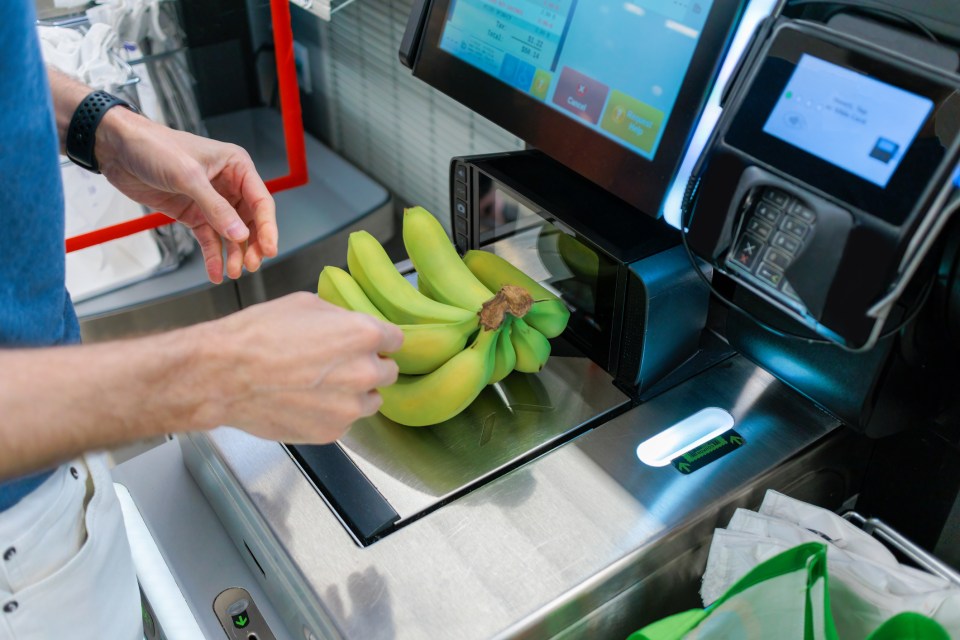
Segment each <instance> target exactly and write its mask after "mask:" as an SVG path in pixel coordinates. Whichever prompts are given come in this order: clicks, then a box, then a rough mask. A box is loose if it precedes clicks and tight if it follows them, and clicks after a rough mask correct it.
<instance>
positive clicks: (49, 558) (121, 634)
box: [0, 455, 143, 640]
mask: <svg viewBox="0 0 960 640" xmlns="http://www.w3.org/2000/svg"><path fill="white" fill-rule="evenodd" d="M47 638H50V639H53V638H71V639H78V640H82V639H87V638H89V639H90V640H94V639H96V640H114V639H116V640H142V638H143V628H142V623H141V610H140V592H139V590H138V588H137V577H136V573H135V571H134V568H133V560H132V558H131V556H130V546H129V544H128V543H127V536H126V531H125V530H124V527H123V516H122V514H121V512H120V504H119V503H118V502H117V496H116V493H115V492H114V489H113V482H112V480H111V478H110V472H109V470H108V469H107V465H106V464H105V462H104V459H103V457H102V456H101V455H88V456H85V457H84V458H82V459H79V460H76V461H74V462H72V463H70V464H67V465H65V466H63V467H61V468H60V469H58V470H57V471H56V472H55V473H54V474H53V475H52V476H51V477H50V478H47V480H46V481H44V483H43V484H42V485H41V486H40V487H39V488H38V489H37V490H35V491H34V492H33V493H31V494H30V495H28V496H26V497H25V498H24V499H23V500H21V501H20V502H19V503H17V504H16V505H14V506H13V507H12V508H10V509H8V510H6V511H4V512H2V513H0V640H46V639H47Z"/></svg>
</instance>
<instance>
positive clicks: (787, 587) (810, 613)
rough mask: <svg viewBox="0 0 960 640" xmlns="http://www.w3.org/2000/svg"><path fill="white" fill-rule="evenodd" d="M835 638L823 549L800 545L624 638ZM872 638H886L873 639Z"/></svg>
mask: <svg viewBox="0 0 960 640" xmlns="http://www.w3.org/2000/svg"><path fill="white" fill-rule="evenodd" d="M680 638H684V639H687V640H692V639H702V640H707V639H711V640H721V639H722V640H756V639H758V638H776V639H777V640H837V632H836V629H835V628H834V626H833V617H832V616H831V614H830V597H829V593H828V590H827V548H826V546H825V545H823V544H821V543H819V542H811V543H807V544H802V545H799V546H796V547H793V548H792V549H788V550H786V551H784V552H783V553H781V554H779V555H776V556H774V557H772V558H770V559H769V560H767V561H766V562H763V563H761V564H759V565H757V566H756V567H754V568H753V569H752V570H751V571H750V572H749V573H748V574H747V575H745V576H744V577H742V578H741V579H740V580H738V581H737V582H736V584H734V585H733V586H732V587H730V589H728V590H727V592H726V593H725V594H723V596H722V597H720V599H718V600H717V601H716V602H714V603H713V604H711V605H710V606H709V607H707V608H706V609H692V610H690V611H684V612H683V613H678V614H676V615H673V616H670V617H668V618H664V619H663V620H658V621H657V622H654V623H653V624H650V625H648V626H646V627H644V628H643V629H641V630H640V631H637V632H636V633H633V634H632V635H631V636H630V638H629V640H680ZM877 640H885V639H882V638H878V639H877Z"/></svg>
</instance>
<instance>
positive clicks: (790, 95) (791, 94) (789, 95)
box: [787, 91, 793, 100]
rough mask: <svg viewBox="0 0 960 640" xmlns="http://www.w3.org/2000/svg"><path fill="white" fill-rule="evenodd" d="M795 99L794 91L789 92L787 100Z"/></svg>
mask: <svg viewBox="0 0 960 640" xmlns="http://www.w3.org/2000/svg"><path fill="white" fill-rule="evenodd" d="M792 97H793V91H787V100H789V99H790V98H792Z"/></svg>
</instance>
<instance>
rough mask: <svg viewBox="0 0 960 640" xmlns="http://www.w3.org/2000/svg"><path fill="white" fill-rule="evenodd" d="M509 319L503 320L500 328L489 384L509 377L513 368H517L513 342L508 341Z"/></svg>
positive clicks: (508, 317)
mask: <svg viewBox="0 0 960 640" xmlns="http://www.w3.org/2000/svg"><path fill="white" fill-rule="evenodd" d="M510 318H511V317H510V316H507V317H506V318H504V320H503V325H501V326H500V337H499V338H497V348H496V352H495V357H494V362H493V374H491V376H490V384H494V383H495V382H500V381H501V380H503V379H504V378H506V377H507V376H508V375H510V372H511V371H513V368H514V367H516V366H517V351H516V349H514V348H513V342H512V341H511V340H510V332H511V331H510V323H511V319H510Z"/></svg>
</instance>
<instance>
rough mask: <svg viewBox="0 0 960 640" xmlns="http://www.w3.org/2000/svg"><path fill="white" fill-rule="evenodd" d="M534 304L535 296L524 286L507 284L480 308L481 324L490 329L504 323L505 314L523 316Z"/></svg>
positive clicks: (515, 316) (516, 316) (497, 327)
mask: <svg viewBox="0 0 960 640" xmlns="http://www.w3.org/2000/svg"><path fill="white" fill-rule="evenodd" d="M532 306H533V296H531V295H530V293H529V292H528V291H527V290H526V289H524V288H523V287H517V286H515V285H511V284H507V285H504V286H503V287H501V288H500V291H498V292H497V295H495V296H493V297H492V298H490V299H489V300H487V301H486V302H484V303H483V306H482V307H481V308H480V324H481V325H482V326H483V327H484V328H486V329H490V330H494V329H499V328H500V326H501V325H503V320H504V315H505V314H506V313H509V314H510V315H512V316H513V317H514V318H522V317H523V316H525V315H527V312H528V311H530V307H532Z"/></svg>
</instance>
